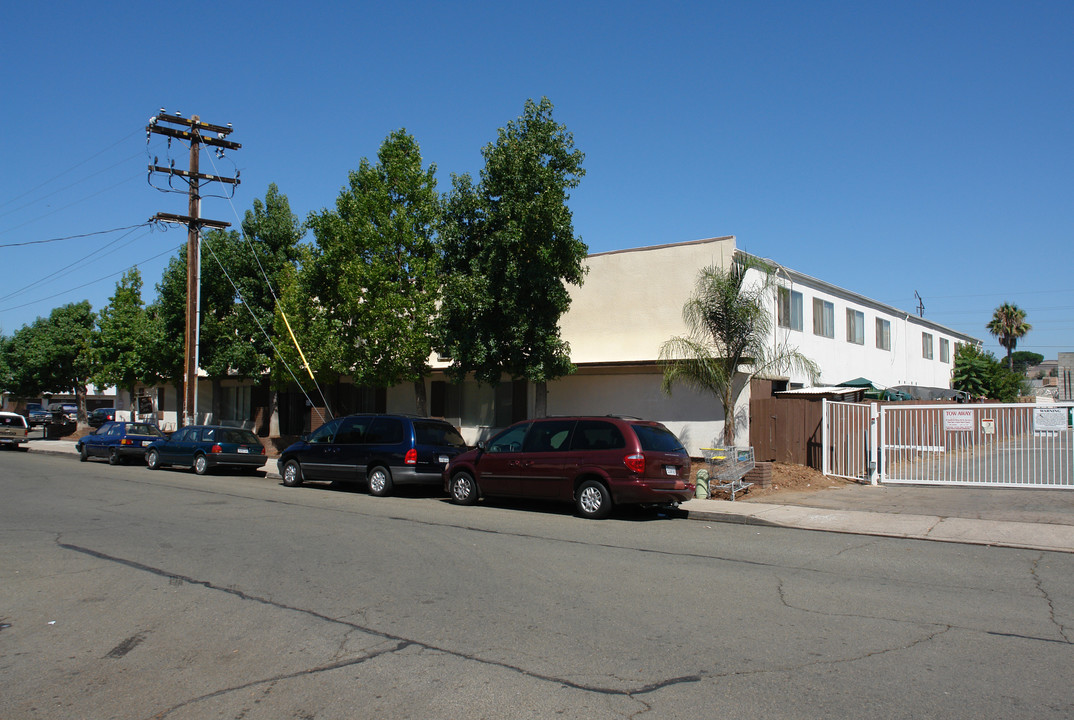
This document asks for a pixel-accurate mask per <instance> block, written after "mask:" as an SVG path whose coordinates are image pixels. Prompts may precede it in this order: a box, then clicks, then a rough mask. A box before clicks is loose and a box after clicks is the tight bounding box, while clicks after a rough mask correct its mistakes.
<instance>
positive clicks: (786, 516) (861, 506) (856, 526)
mask: <svg viewBox="0 0 1074 720" xmlns="http://www.w3.org/2000/svg"><path fill="white" fill-rule="evenodd" d="M889 489H890V488H882V487H871V486H862V487H861V488H860V492H857V493H856V495H857V497H856V498H854V499H847V498H846V496H844V498H843V500H842V502H841V504H843V505H844V507H841V508H831V507H815V505H821V504H832V503H831V502H830V500H831V499H830V498H827V497H825V495H826V494H828V493H835V492H842V491H830V490H818V491H817V492H815V493H809V495H810V496H811V498H809V499H806V498H789V499H788V502H786V503H784V502H783V499H782V498H779V500H780V504H772V503H761V502H747V501H743V500H735V501H734V502H731V501H729V500H690V501H689V502H685V503H683V504H682V505H681V506H679V507H680V510H682V511H684V512H685V513H686V515H687V517H689V518H690V519H691V520H705V521H709V522H735V523H743V524H746V525H767V526H772V527H787V528H798V529H801V530H823V531H826V532H842V533H852V534H855V535H877V536H881V537H896V538H912V539H916V540H935V541H941V542H957V543H969V544H973V545H996V546H999V547H1013V548H1030V549H1034V550H1054V551H1057V552H1074V513H1071V514H1070V515H1068V516H1066V518H1065V522H1056V521H1055V519H1054V517H1052V516H1053V515H1054V513H1041V515H1040V517H1038V518H1036V519H1031V516H1032V514H1031V513H1026V512H1024V511H1019V512H1018V513H1017V514H1019V515H1020V517H1021V519H1018V520H1013V519H994V518H980V517H977V516H976V515H978V514H979V513H978V512H977V511H976V510H974V508H973V507H972V506H973V505H974V501H975V500H980V494H981V493H1010V494H1012V495H1013V494H1016V493H1063V494H1064V495H1069V496H1070V500H1071V501H1074V491H1069V490H1017V489H1012V490H1002V489H996V490H992V489H984V490H982V489H978V488H972V487H963V488H939V487H914V488H897V489H898V490H913V491H917V492H920V493H925V494H928V493H935V492H940V491H944V490H955V491H957V492H960V493H963V494H964V495H965V497H964V499H963V502H962V511H961V513H958V512H956V513H955V514H946V513H948V512H949V510H948V509H946V508H945V509H944V513H945V514H942V515H941V514H935V513H921V514H919V513H907V512H901V511H892V510H891V509H890V504H889V505H888V508H889V509H887V510H883V511H881V510H877V509H873V506H874V504H875V501H876V498H875V497H870V496H869V493H872V494H873V495H874V496H875V495H879V494H880V493H884V492H885V491H887V490H889ZM854 490H859V489H858V488H855V489H854ZM790 501H793V502H794V503H797V504H790ZM855 506H856V507H855ZM1013 512H1015V511H1014V509H1012V513H1013ZM962 515H966V516H969V517H962Z"/></svg>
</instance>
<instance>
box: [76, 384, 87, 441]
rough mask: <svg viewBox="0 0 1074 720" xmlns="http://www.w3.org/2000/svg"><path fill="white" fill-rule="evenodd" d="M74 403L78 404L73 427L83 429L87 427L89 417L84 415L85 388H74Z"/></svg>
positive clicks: (78, 386)
mask: <svg viewBox="0 0 1074 720" xmlns="http://www.w3.org/2000/svg"><path fill="white" fill-rule="evenodd" d="M74 389H75V402H76V403H77V404H78V412H77V414H76V415H75V427H76V428H78V429H80V430H81V429H84V428H88V427H89V415H88V414H87V413H86V386H85V385H76V386H75V388H74Z"/></svg>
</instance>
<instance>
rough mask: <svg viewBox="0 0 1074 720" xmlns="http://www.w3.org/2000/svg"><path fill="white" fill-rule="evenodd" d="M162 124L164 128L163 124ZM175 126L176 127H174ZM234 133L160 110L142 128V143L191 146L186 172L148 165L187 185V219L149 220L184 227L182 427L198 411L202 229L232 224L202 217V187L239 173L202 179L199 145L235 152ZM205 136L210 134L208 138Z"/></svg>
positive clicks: (162, 217) (168, 216) (235, 179)
mask: <svg viewBox="0 0 1074 720" xmlns="http://www.w3.org/2000/svg"><path fill="white" fill-rule="evenodd" d="M161 123H166V124H161ZM173 126H179V127H173ZM231 131H232V127H231V124H230V123H228V124H227V125H226V126H223V125H211V124H209V123H204V122H202V121H201V119H200V118H199V117H198V116H197V115H194V116H192V117H191V118H190V119H187V118H184V117H182V116H181V115H180V114H179V113H171V114H169V113H166V112H165V111H164V108H161V109H160V113H159V114H158V115H156V116H154V117H152V118H150V119H149V125H147V126H146V128H145V136H146V141H147V142H148V140H149V137H150V136H151V135H152V134H153V133H156V134H158V135H164V136H166V137H167V138H168V144H169V146H170V145H171V141H172V139H177V140H180V141H182V142H187V143H189V144H190V168H189V170H176V169H175V161H174V160H173V161H172V163H171V166H169V167H162V166H160V165H158V164H157V158H153V164H152V165H150V166H149V173H150V175H152V173H155V172H156V173H164V174H166V175H168V179H169V181H170V180H171V178H172V177H178V178H180V179H181V180H183V181H185V182H186V183H187V186H188V191H187V194H188V200H189V202H188V206H187V207H188V213H189V214H188V215H173V214H171V213H157V214H156V215H154V216H153V218H152V219H153V220H160V221H163V222H173V223H179V224H185V225H186V226H187V242H186V340H185V358H184V362H183V389H184V393H183V394H184V398H183V425H192V424H194V423H195V422H196V421H197V408H198V405H197V403H198V341H199V332H198V314H199V312H200V305H201V302H200V301H201V282H200V279H199V271H200V269H201V243H200V239H201V228H202V227H210V228H218V229H223V228H226V227H231V223H227V222H223V221H220V220H206V219H204V218H202V217H201V192H200V190H201V186H202V184H203V183H208V182H222V183H230V184H232V185H238V184H239V177H238V173H237V172H236V174H235V177H233V178H229V177H220V176H218V175H205V174H202V173H201V172H199V169H198V164H199V156H200V153H201V146H202V145H210V146H213V147H216V148H219V150H218V151H217V152H218V153H220V154H222V153H223V151H224V150H238V149H239V148H241V147H242V145H240V144H239V143H236V142H231V141H230V140H225V139H224V138H225V137H227V135H229V134H230V133H231ZM205 133H213V134H212V135H209V134H205Z"/></svg>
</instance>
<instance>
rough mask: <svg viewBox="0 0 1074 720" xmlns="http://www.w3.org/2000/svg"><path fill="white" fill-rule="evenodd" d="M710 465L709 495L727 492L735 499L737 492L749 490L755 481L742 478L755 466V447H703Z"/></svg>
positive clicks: (706, 460)
mask: <svg viewBox="0 0 1074 720" xmlns="http://www.w3.org/2000/svg"><path fill="white" fill-rule="evenodd" d="M701 452H702V453H704V457H705V462H706V463H708V466H709V485H708V496H709V497H712V496H713V494H714V493H716V492H726V493H728V494H729V495H730V496H731V500H732V501H733V500H734V499H735V493H739V492H748V491H749V489H750V488H751V487H752V486H753V483H751V482H746V481H745V480H743V479H742V478H743V477H745V475H746V473H748V472H749V471H750V470H752V469H753V468H754V466H755V465H756V463H755V462H754V459H753V448H744V449H743V448H727V447H714V448H701Z"/></svg>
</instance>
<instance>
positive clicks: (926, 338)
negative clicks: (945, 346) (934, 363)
mask: <svg viewBox="0 0 1074 720" xmlns="http://www.w3.org/2000/svg"><path fill="white" fill-rule="evenodd" d="M932 345H933V343H932V333H927V332H923V333H921V357H923V358H925V359H926V360H932V358H933V354H932Z"/></svg>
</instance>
